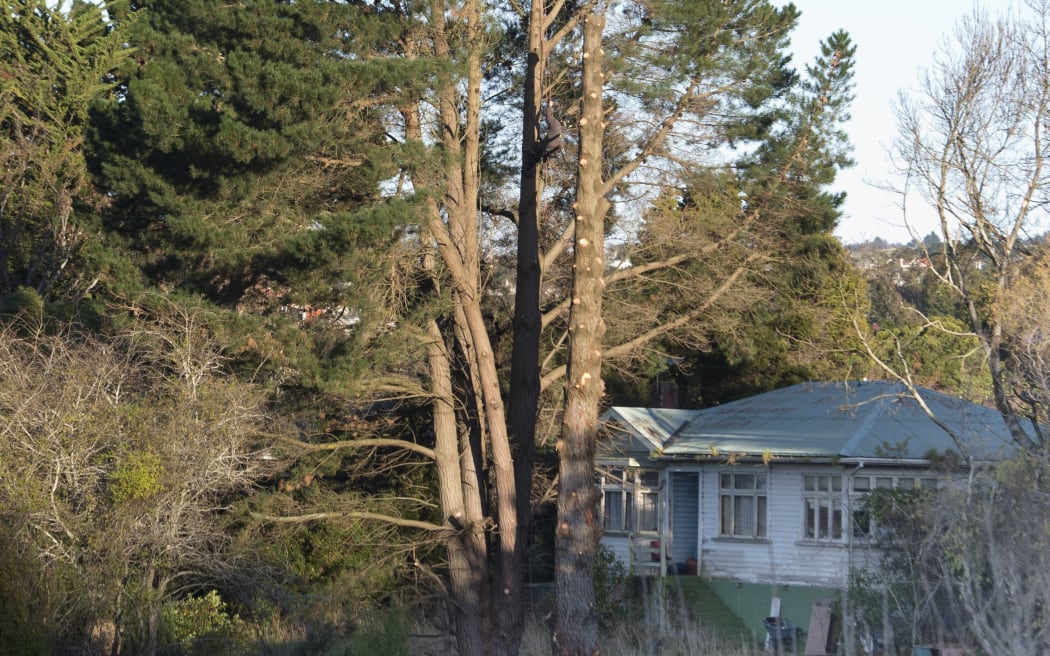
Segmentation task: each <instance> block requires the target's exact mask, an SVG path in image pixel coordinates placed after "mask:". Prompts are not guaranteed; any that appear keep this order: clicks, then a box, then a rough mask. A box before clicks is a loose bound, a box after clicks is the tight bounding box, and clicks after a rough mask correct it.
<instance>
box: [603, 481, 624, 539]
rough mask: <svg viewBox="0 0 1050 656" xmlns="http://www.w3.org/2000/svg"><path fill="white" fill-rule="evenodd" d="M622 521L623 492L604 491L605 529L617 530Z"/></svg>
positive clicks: (619, 528)
mask: <svg viewBox="0 0 1050 656" xmlns="http://www.w3.org/2000/svg"><path fill="white" fill-rule="evenodd" d="M623 528H624V523H623V492H620V491H615V492H606V493H605V530H606V531H614V532H619V531H622V530H623Z"/></svg>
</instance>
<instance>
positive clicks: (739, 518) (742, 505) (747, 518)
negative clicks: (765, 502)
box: [733, 497, 755, 537]
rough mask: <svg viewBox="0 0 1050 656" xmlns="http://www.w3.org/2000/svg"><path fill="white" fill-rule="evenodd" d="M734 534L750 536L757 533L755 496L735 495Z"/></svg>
mask: <svg viewBox="0 0 1050 656" xmlns="http://www.w3.org/2000/svg"><path fill="white" fill-rule="evenodd" d="M733 501H734V502H735V503H734V506H735V507H734V508H733V535H740V536H744V537H750V536H752V535H754V534H755V498H754V497H734V499H733Z"/></svg>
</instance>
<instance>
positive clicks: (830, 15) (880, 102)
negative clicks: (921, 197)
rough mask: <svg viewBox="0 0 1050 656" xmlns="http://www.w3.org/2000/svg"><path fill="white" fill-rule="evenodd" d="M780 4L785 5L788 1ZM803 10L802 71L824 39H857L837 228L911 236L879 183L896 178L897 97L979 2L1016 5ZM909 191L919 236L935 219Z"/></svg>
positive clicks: (846, 3) (798, 58)
mask: <svg viewBox="0 0 1050 656" xmlns="http://www.w3.org/2000/svg"><path fill="white" fill-rule="evenodd" d="M782 4H787V3H786V2H785V3H782ZM794 5H795V6H796V7H797V8H798V9H799V11H800V12H801V13H802V15H801V18H799V24H798V28H797V29H796V30H795V32H794V36H793V37H792V39H791V41H792V50H793V51H794V53H795V56H794V61H795V64H796V67H797V68H798V69H799V70H802V68H803V66H804V65H805V64H808V63H811V62H812V61H813V58H814V57H816V56H817V54H818V53H819V51H820V48H819V43H820V41H821V40H823V39H824V38H826V37H827V36H828V35H830V34H831V33H832V32H834V31H835V30H837V29H844V30H846V31H847V32H849V34H850V37H851V38H852V40H853V43H854V44H855V45H856V46H857V53H856V65H855V68H854V82H855V84H856V87H855V96H856V98H855V99H854V101H853V107H852V111H851V112H850V113H851V115H852V118H851V120H850V121H849V123H848V124H847V125H846V131H847V132H848V133H849V135H850V141H851V142H852V144H853V147H854V150H853V159H854V160H855V161H856V165H855V166H854V167H853V168H852V169H849V170H846V171H843V172H841V173H840V174H839V176H838V179H837V180H836V184H835V186H834V190H835V191H845V192H846V195H847V198H846V204H845V206H844V208H843V209H844V216H843V217H842V218H841V219H840V221H839V227H838V229H837V230H836V231H835V234H836V235H838V237H839V238H840V239H841V240H842V241H843V243H845V244H853V243H860V242H864V241H869V240H871V239H874V238H875V237H881V238H883V239H885V240H886V241H888V242H890V243H905V242H908V241H910V237H909V234H908V231H907V229H906V228H905V227H904V222H903V219H902V214H901V211H900V208H899V207H898V200H899V199H898V198H897V197H896V196H895V195H894V194H892V193H890V192H885V191H881V190H879V189H878V188H877V184H878V183H880V182H882V183H885V182H887V181H892V180H893V175H894V169H893V166H892V163H891V161H890V158H889V155H888V151H889V149H890V148H891V146H892V145H893V140H894V138H895V136H896V134H897V127H896V120H895V118H894V110H893V106H894V101H895V100H896V99H897V97H898V92H899V91H902V90H903V91H907V90H908V89H915V88H916V87H917V84H918V80H919V74H920V71H921V70H923V69H924V68H928V67H929V66H930V64H931V63H932V59H933V54H934V52H935V51H937V49H938V47H939V46H941V45H943V43H944V41H945V39H946V37H948V36H949V35H950V34H951V32H952V31H953V29H954V27H955V25H956V23H957V22H958V20H959V19H960V18H961V17H963V16H965V15H968V14H970V13H972V11H973V9H974V7H975V6H979V7H980V8H981V9H982V10H985V11H986V12H987V13H988V14H990V15H992V16H998V15H1000V14H1002V13H1003V12H1005V11H1007V10H1008V9H1009V8H1010V7H1011V6H1013V7H1016V6H1017V4H1016V2H1015V3H1011V2H1010V1H1009V0H981V1H979V2H977V3H974V2H972V1H971V0H876V1H873V0H794ZM918 202H919V201H918V199H917V198H915V199H911V198H909V201H908V203H909V204H908V220H909V222H910V223H912V224H913V225H914V227H915V229H916V230H917V231H918V233H919V235H920V236H925V235H927V234H929V232H930V231H931V230H933V229H934V228H935V226H936V224H935V223H934V220H933V214H932V212H931V211H929V210H928V208H918V207H916V205H917V204H918Z"/></svg>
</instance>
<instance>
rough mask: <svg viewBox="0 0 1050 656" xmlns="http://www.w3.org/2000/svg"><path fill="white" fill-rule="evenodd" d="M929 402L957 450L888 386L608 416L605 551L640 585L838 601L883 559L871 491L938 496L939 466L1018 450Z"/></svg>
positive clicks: (958, 410)
mask: <svg viewBox="0 0 1050 656" xmlns="http://www.w3.org/2000/svg"><path fill="white" fill-rule="evenodd" d="M920 391H921V395H922V398H923V400H924V401H925V403H926V404H927V406H928V407H929V408H930V409H931V410H932V411H933V413H934V414H935V416H936V417H937V418H938V419H939V420H940V421H941V422H943V423H944V424H945V425H946V426H947V427H948V428H949V429H950V431H951V432H952V433H953V434H954V435H955V436H956V437H957V438H958V439H959V443H956V441H955V439H953V437H952V436H951V435H949V433H948V432H946V431H945V430H944V429H942V428H941V427H939V426H938V425H937V424H936V423H935V422H933V421H931V419H930V418H929V417H928V416H927V415H926V413H925V412H924V411H923V410H922V408H921V407H920V406H919V404H918V403H917V402H916V401H915V399H914V398H912V397H911V396H910V395H909V394H908V392H907V391H906V390H905V389H904V388H903V386H901V385H899V384H895V383H889V382H854V383H803V384H800V385H795V386H793V387H788V388H784V389H780V390H776V391H773V392H769V393H766V394H760V395H758V396H754V397H751V398H748V399H744V400H740V401H735V402H732V403H726V404H724V405H720V406H716V407H712V408H707V409H703V410H676V409H661V408H627V407H613V408H610V409H609V410H608V411H606V412H605V414H604V415H603V419H604V424H603V438H602V440H601V441H600V442H599V447H598V480H599V485H600V487H601V491H602V502H601V504H602V514H603V518H604V526H605V533H604V536H603V538H602V544H603V545H604V546H605V547H607V548H609V549H610V550H612V552H613V553H614V554H615V555H616V557H617V558H618V559H619V560H621V561H622V562H623V563H625V564H626V565H627V566H628V567H629V568H630V570H631V572H632V573H634V574H650V575H666V574H700V575H703V576H705V577H707V578H708V579H709V580H711V581H712V582H715V583H716V584H717V582H722V583H723V585H722V589H721V592H720V594H722V596H723V597H726V598H730V597H733V595H736V598H737V599H742V598H743V597H741V596H740V595H741V594H743V593H742V592H741V590H742V589H743V587H742V586H744V585H750V584H760V586H761V589H762V590H764V591H765V592H763V593H762V594H763V595H765V597H766V598H768V597H769V596H770V595H771V594H772V593H771V592H770V589H771V587H772V588H773V589H775V590H778V592H777V596H781V597H783V596H784V595H785V594H786V588H788V587H791V588H795V589H810V592H811V593H812V594H811V595H810V597H820V596H831V595H833V594H834V595H837V592H836V591H837V590H841V589H843V588H844V587H845V586H846V585H847V580H848V575H849V571H850V568H851V567H853V566H862V565H863V564H864V563H866V562H870V561H869V560H868V559H869V558H870V557H871V555H872V553H873V547H872V540H871V536H872V531H873V529H874V527H873V526H872V520H871V518H870V516H869V515H868V514H867V513H866V512H865V507H864V500H865V497H866V495H867V494H868V493H869V491H871V490H874V489H878V488H897V489H914V488H934V487H936V486H937V485H938V484H939V481H938V473H937V471H935V469H934V465H935V464H936V461H937V460H939V459H941V458H944V457H946V456H948V455H952V454H954V455H957V456H961V457H962V458H963V460H964V461H966V462H991V461H995V460H998V459H1000V458H1001V457H1003V455H1005V454H1007V453H1009V452H1010V451H1011V450H1012V442H1011V440H1010V435H1009V432H1008V431H1007V428H1006V425H1005V423H1004V421H1003V419H1002V417H1001V416H1000V415H999V413H998V412H996V411H995V410H992V409H990V408H986V407H983V406H980V405H976V404H973V403H970V402H967V401H963V400H961V399H958V398H954V397H951V396H947V395H944V394H940V393H938V392H934V391H932V390H927V389H921V390H920ZM760 596H761V595H760ZM741 603H742V602H741ZM755 603H758V604H759V605H760V602H757V601H756V602H755ZM767 607H768V606H767ZM808 610H809V607H808V606H806V608H805V609H804V613H808ZM747 612H748V613H752V612H753V613H758V614H759V616H760V614H761V613H762V612H763V611H761V610H753V611H751V610H749V611H747ZM804 613H803V615H804ZM745 619H747V618H745Z"/></svg>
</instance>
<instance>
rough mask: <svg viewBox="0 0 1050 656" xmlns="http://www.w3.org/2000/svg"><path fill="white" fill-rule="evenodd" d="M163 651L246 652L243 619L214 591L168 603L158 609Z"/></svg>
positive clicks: (202, 655) (189, 655)
mask: <svg viewBox="0 0 1050 656" xmlns="http://www.w3.org/2000/svg"><path fill="white" fill-rule="evenodd" d="M160 621H161V639H160V644H161V645H162V646H163V649H162V651H163V652H164V653H180V654H186V655H187V656H194V655H197V654H199V655H200V656H206V655H207V656H211V655H215V656H220V655H229V656H234V655H236V654H246V653H248V651H247V649H246V643H247V639H246V638H247V636H246V630H245V625H244V622H243V621H242V620H241V618H240V617H238V616H237V615H236V614H231V613H230V612H229V608H228V607H227V605H226V602H224V601H223V600H222V598H221V597H219V593H218V592H216V591H215V590H211V591H209V592H208V593H207V594H205V595H204V596H202V597H189V598H187V599H181V600H179V601H173V602H169V603H167V604H165V605H164V608H163V609H162V610H161V616H160Z"/></svg>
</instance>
